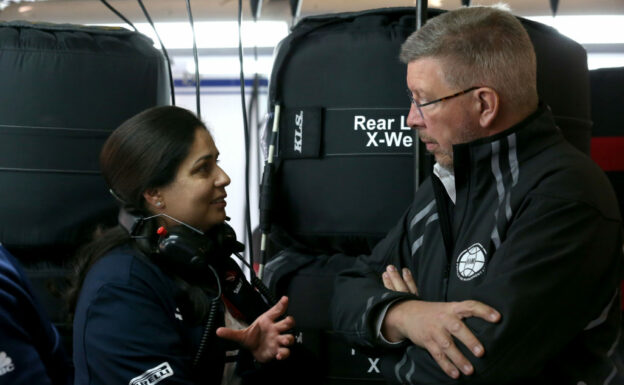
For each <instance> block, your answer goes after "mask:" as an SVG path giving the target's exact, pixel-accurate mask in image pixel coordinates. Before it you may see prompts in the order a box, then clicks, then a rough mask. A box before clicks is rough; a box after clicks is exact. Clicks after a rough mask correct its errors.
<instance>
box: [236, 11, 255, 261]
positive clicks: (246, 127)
mask: <svg viewBox="0 0 624 385" xmlns="http://www.w3.org/2000/svg"><path fill="white" fill-rule="evenodd" d="M242 20H243V1H242V0H238V61H239V64H240V93H241V105H242V110H243V130H244V132H245V229H246V234H247V236H246V238H247V242H246V243H247V247H248V250H249V259H250V260H253V258H252V249H251V246H250V245H251V243H252V237H251V214H250V203H249V201H250V200H249V150H250V148H249V147H250V145H249V142H250V141H249V124H248V121H247V103H246V102H245V73H244V71H243V40H242V37H241V35H242Z"/></svg>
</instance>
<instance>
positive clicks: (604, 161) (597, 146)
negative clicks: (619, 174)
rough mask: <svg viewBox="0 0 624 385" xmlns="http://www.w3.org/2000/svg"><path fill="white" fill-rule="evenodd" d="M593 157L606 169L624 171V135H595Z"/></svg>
mask: <svg viewBox="0 0 624 385" xmlns="http://www.w3.org/2000/svg"><path fill="white" fill-rule="evenodd" d="M591 157H592V159H593V160H594V162H596V163H597V164H598V166H600V168H601V169H603V170H604V171H624V136H597V137H593V138H592V139H591Z"/></svg>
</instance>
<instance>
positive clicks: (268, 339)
mask: <svg viewBox="0 0 624 385" xmlns="http://www.w3.org/2000/svg"><path fill="white" fill-rule="evenodd" d="M287 307H288V298H287V297H282V298H281V299H280V300H279V302H278V303H277V304H275V306H273V307H272V308H270V309H269V310H267V311H266V312H264V313H263V314H262V315H261V316H260V317H258V318H256V320H255V321H254V322H253V323H252V324H251V325H250V326H249V327H247V328H246V329H243V330H234V329H229V328H224V327H220V328H218V329H217V336H219V337H221V338H225V339H228V340H232V341H234V342H237V343H239V344H240V345H242V346H243V347H244V348H246V349H247V350H249V351H250V352H251V353H252V354H253V356H254V358H255V359H256V360H258V361H259V362H263V363H264V362H268V361H271V360H272V359H274V358H275V359H277V360H283V359H285V358H288V356H290V349H289V348H288V347H287V346H290V345H292V344H293V342H294V341H295V338H294V337H293V336H292V335H291V334H281V333H283V332H285V331H287V330H289V329H292V327H293V326H295V320H294V319H293V318H292V317H291V316H288V317H286V318H285V319H283V320H281V321H278V322H275V320H276V319H277V318H278V317H279V316H281V315H282V314H284V312H285V311H286V308H287Z"/></svg>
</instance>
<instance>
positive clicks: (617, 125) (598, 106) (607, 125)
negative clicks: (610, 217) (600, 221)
mask: <svg viewBox="0 0 624 385" xmlns="http://www.w3.org/2000/svg"><path fill="white" fill-rule="evenodd" d="M589 78H590V80H591V111H592V120H593V121H594V127H593V130H592V137H597V138H600V137H611V138H622V137H624V109H623V108H622V107H623V106H624V67H620V68H602V69H598V70H592V71H590V72H589ZM614 156H618V157H620V159H622V158H621V157H623V156H624V148H622V149H620V152H619V153H617V154H614ZM620 163H622V162H620ZM606 174H607V177H609V181H610V182H611V184H612V185H613V188H614V189H615V191H616V195H617V198H618V203H619V205H620V213H621V215H622V217H624V170H610V171H607V172H606Z"/></svg>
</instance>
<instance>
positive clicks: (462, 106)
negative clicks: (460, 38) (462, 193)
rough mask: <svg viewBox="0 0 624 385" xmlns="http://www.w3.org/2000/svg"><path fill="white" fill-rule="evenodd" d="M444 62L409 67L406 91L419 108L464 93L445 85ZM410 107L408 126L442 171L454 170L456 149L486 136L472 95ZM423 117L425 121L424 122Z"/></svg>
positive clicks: (431, 60) (419, 62)
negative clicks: (415, 130) (454, 151)
mask: <svg viewBox="0 0 624 385" xmlns="http://www.w3.org/2000/svg"><path fill="white" fill-rule="evenodd" d="M443 71H444V62H443V61H442V60H440V59H436V58H431V57H427V58H422V59H418V60H414V61H412V62H410V63H409V64H408V65H407V87H408V89H409V90H410V92H411V93H412V97H413V98H414V100H416V101H417V102H418V103H420V104H424V103H427V102H429V101H433V100H436V99H439V98H442V97H446V96H448V95H452V94H454V93H457V92H459V91H461V90H460V89H455V88H452V87H450V86H448V85H447V84H446V82H445V81H444V72H443ZM421 111H422V115H423V116H421V114H420V113H419V111H418V108H417V107H416V105H414V103H412V104H411V107H410V112H409V115H408V117H407V124H408V125H409V126H410V127H412V128H414V129H417V130H418V136H419V137H420V140H421V141H422V142H423V143H424V144H425V145H426V147H427V151H429V152H430V153H431V154H432V155H433V156H434V157H435V159H436V162H438V163H439V164H440V165H441V166H442V167H444V168H446V169H449V170H453V145H454V144H459V143H467V142H471V141H473V140H475V139H478V138H480V137H483V136H485V134H483V133H481V129H480V128H481V127H480V126H479V117H478V113H476V111H478V100H477V99H475V95H474V93H472V92H468V93H466V94H463V95H460V96H457V97H454V98H451V99H448V100H443V101H441V102H438V103H435V104H431V105H428V106H424V107H421ZM423 117H424V118H423Z"/></svg>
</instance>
